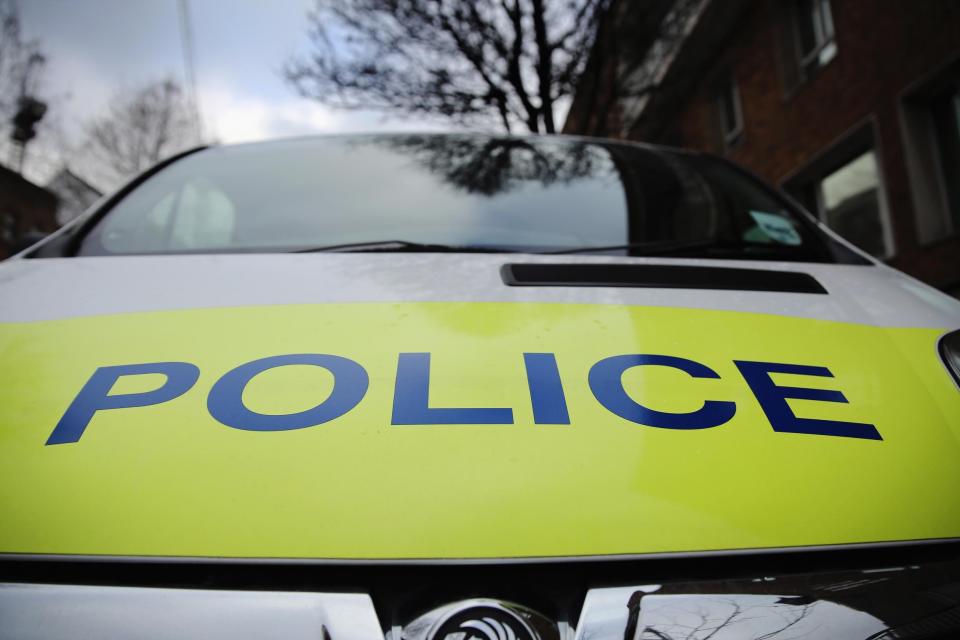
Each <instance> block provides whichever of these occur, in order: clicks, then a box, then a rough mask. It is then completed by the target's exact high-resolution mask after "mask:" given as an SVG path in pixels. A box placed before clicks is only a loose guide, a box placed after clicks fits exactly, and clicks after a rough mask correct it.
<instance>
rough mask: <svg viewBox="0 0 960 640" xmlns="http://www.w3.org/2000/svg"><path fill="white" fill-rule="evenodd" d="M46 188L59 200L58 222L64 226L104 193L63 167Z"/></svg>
mask: <svg viewBox="0 0 960 640" xmlns="http://www.w3.org/2000/svg"><path fill="white" fill-rule="evenodd" d="M46 189H47V190H48V191H51V192H53V194H54V195H56V196H57V200H59V205H58V206H57V224H58V225H59V226H63V225H65V224H67V223H68V222H70V221H71V220H73V219H74V218H76V217H77V216H79V215H80V214H81V213H83V212H84V211H86V210H87V208H89V207H90V205H92V204H93V203H94V202H96V201H97V200H99V199H100V196H102V195H103V193H102V192H101V191H100V190H99V189H97V188H96V187H94V186H93V185H92V184H90V183H89V182H87V181H86V180H84V179H83V178H81V177H80V176H78V175H77V174H75V173H74V172H73V171H71V170H70V169H69V168H68V167H63V168H62V169H60V171H58V172H57V174H56V175H55V176H53V178H51V179H50V181H49V182H47V185H46Z"/></svg>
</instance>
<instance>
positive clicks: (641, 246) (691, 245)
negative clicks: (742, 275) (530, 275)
mask: <svg viewBox="0 0 960 640" xmlns="http://www.w3.org/2000/svg"><path fill="white" fill-rule="evenodd" d="M734 246H736V245H730V244H726V243H723V242H721V241H719V240H717V239H715V238H710V239H707V240H684V241H663V242H628V243H625V244H612V245H606V246H598V247H577V248H576V249H560V250H557V251H540V252H538V253H541V254H543V255H564V254H569V253H602V252H604V251H629V252H631V254H630V255H632V256H653V255H663V254H667V253H681V252H684V251H691V250H694V249H728V248H732V247H734Z"/></svg>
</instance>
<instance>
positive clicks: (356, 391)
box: [207, 353, 370, 431]
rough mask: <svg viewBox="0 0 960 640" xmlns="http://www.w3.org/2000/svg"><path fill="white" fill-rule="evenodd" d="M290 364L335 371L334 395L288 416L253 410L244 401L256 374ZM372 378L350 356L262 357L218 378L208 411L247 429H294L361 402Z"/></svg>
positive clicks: (332, 416) (329, 417)
mask: <svg viewBox="0 0 960 640" xmlns="http://www.w3.org/2000/svg"><path fill="white" fill-rule="evenodd" d="M290 365H312V366H316V367H322V368H324V369H326V370H327V371H329V372H330V373H332V374H333V391H331V392H330V396H329V397H328V398H327V399H326V400H324V401H323V402H321V403H320V404H318V405H317V406H315V407H314V408H312V409H308V410H307V411H301V412H299V413H289V414H286V415H273V414H269V415H268V414H263V413H256V412H255V411H251V410H250V409H248V408H247V407H246V406H244V404H243V390H244V389H246V387H247V384H248V383H249V382H250V381H251V380H252V379H253V377H254V376H256V375H258V374H260V373H263V372H264V371H267V370H269V369H275V368H277V367H285V366H290ZM369 383H370V379H369V377H368V376H367V371H366V370H365V369H364V368H363V367H362V366H360V365H359V364H357V363H356V362H354V361H353V360H349V359H347V358H341V357H340V356H331V355H326V354H316V353H301V354H293V355H286V356H272V357H269V358H261V359H260V360H254V361H253V362H248V363H246V364H242V365H240V366H239V367H237V368H236V369H233V370H232V371H229V372H227V373H226V374H225V375H224V376H223V377H222V378H220V379H219V380H217V382H216V384H214V385H213V388H212V389H210V395H209V396H207V410H208V411H209V412H210V415H211V416H213V417H214V418H215V419H216V420H217V421H219V422H221V423H223V424H225V425H227V426H228V427H233V428H234V429H243V430H245V431H290V430H291V429H306V428H307V427H312V426H315V425H318V424H323V423H324V422H330V421H331V420H334V419H336V418H339V417H340V416H342V415H344V414H345V413H347V412H348V411H350V410H351V409H353V408H354V407H355V406H357V405H358V404H360V401H361V400H363V396H364V395H365V394H366V393H367V386H368V385H369Z"/></svg>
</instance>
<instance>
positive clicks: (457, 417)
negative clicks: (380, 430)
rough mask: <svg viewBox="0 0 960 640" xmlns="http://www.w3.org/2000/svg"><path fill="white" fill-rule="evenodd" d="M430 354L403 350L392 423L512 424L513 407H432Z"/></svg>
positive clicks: (394, 395) (399, 363)
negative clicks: (430, 398) (430, 401)
mask: <svg viewBox="0 0 960 640" xmlns="http://www.w3.org/2000/svg"><path fill="white" fill-rule="evenodd" d="M429 395H430V354H429V353H401V354H400V357H399V359H398V361H397V383H396V386H395V387H394V392H393V420H392V423H393V424H513V409H501V408H497V409H473V408H470V409H461V408H456V409H454V408H434V407H431V406H429V404H430V403H429Z"/></svg>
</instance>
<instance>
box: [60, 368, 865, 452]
mask: <svg viewBox="0 0 960 640" xmlns="http://www.w3.org/2000/svg"><path fill="white" fill-rule="evenodd" d="M430 360H431V354H429V353H401V354H399V356H398V359H397V370H396V379H395V385H394V395H393V407H392V413H391V423H392V424H394V425H464V424H469V425H508V424H514V415H513V409H512V408H510V407H489V408H478V407H431V406H430V402H429V397H430ZM523 364H524V368H525V371H526V376H527V387H528V389H527V390H528V392H529V396H530V406H531V409H532V413H533V418H534V423H535V424H537V425H569V424H571V419H570V413H569V411H568V408H567V401H566V396H565V393H564V388H563V381H562V380H561V376H560V371H559V368H558V366H557V360H556V356H555V355H554V354H552V353H533V352H531V353H524V354H523ZM734 364H735V365H736V366H737V368H738V370H739V372H740V374H741V376H743V378H744V380H745V381H746V383H747V386H748V387H749V388H750V390H751V391H752V393H753V395H754V396H755V397H756V399H757V402H758V403H759V404H760V407H761V409H762V410H763V412H764V414H765V415H766V416H767V419H768V420H769V422H770V425H771V427H772V428H773V430H774V431H777V432H781V433H797V434H812V435H824V436H841V437H848V438H862V439H867V440H881V439H882V438H881V437H880V433H879V432H878V431H877V429H876V427H875V426H873V425H871V424H866V423H859V422H841V421H836V420H818V419H811V418H800V417H797V416H796V415H794V413H793V412H792V411H791V410H790V407H789V406H788V404H787V402H786V401H787V400H788V399H804V400H815V401H821V402H844V403H845V402H847V399H846V397H845V396H844V395H843V394H842V393H841V392H840V391H831V390H823V389H809V388H805V387H788V386H780V385H777V384H775V383H774V382H773V381H772V380H771V378H770V375H769V374H771V373H790V374H799V375H810V376H820V377H833V374H832V373H831V372H830V370H829V369H827V368H826V367H817V366H809V365H798V364H782V363H770V362H752V361H744V360H735V361H734ZM290 365H310V366H317V367H321V368H324V369H326V370H327V371H329V372H330V373H331V374H332V375H333V377H334V385H333V390H332V391H331V392H330V395H329V396H328V397H327V398H326V399H325V400H323V401H322V402H320V403H319V404H317V405H316V406H315V407H313V408H312V409H308V410H306V411H300V412H296V413H289V414H280V415H275V414H261V413H257V412H255V411H251V410H250V409H249V408H247V407H246V406H245V405H244V404H243V391H244V389H245V388H246V386H247V385H248V384H249V383H250V381H251V380H252V379H253V378H254V377H255V376H257V375H259V374H260V373H263V372H264V371H268V370H270V369H274V368H277V367H283V366H290ZM641 366H660V367H672V368H675V369H678V370H680V371H683V372H685V373H686V374H687V375H689V376H691V377H693V378H708V379H719V378H720V375H719V374H717V373H716V372H715V371H714V370H713V369H711V368H709V367H707V366H706V365H704V364H702V363H699V362H696V361H694V360H690V359H687V358H680V357H676V356H667V355H655V354H624V355H617V356H611V357H608V358H604V359H602V360H600V361H599V362H597V363H596V364H594V365H593V366H592V367H591V368H590V370H589V372H588V374H587V384H588V385H589V388H590V390H591V392H592V393H593V396H594V398H595V399H596V401H597V402H598V403H599V404H600V405H601V406H602V407H604V408H605V409H606V410H607V411H610V412H611V413H612V414H614V415H616V416H618V417H619V418H621V419H623V420H626V421H629V422H632V423H635V424H639V425H644V426H649V427H657V428H661V429H682V430H689V429H708V428H712V427H718V426H721V425H723V424H725V423H727V422H729V421H730V420H731V419H732V418H733V416H734V415H735V414H736V410H737V407H736V404H735V403H734V402H732V401H729V400H717V399H709V400H704V402H703V405H702V406H701V407H700V408H699V409H697V410H695V411H691V412H687V413H672V412H663V411H656V410H654V409H651V408H649V407H646V406H643V405H641V404H640V403H638V402H636V401H635V400H633V399H632V398H631V397H630V396H629V395H628V394H627V392H626V390H625V389H624V387H623V381H622V377H623V374H624V372H626V371H627V370H628V369H631V368H633V367H641ZM144 374H161V375H163V376H165V378H166V380H165V382H164V383H163V385H161V386H160V387H159V388H157V389H155V390H153V391H147V392H141V393H128V394H112V395H111V394H110V390H111V389H112V388H113V386H114V384H115V383H116V382H117V380H119V379H120V378H122V377H125V376H136V375H144ZM199 375H200V371H199V369H198V368H197V367H196V365H193V364H191V363H188V362H155V363H146V364H131V365H122V366H111V367H100V368H99V369H97V370H95V371H94V373H93V375H92V376H91V377H90V379H89V380H88V381H87V382H86V384H84V386H83V388H82V389H81V390H80V392H79V393H78V394H77V397H76V398H74V400H73V402H72V403H71V404H70V406H69V407H68V408H67V410H66V412H65V413H64V414H63V417H62V418H61V419H60V421H59V422H58V423H57V425H56V427H55V428H54V430H53V432H52V433H51V434H50V437H49V439H48V440H47V444H48V445H55V444H67V443H74V442H77V441H79V440H80V438H81V436H82V435H83V434H84V433H85V431H86V429H87V427H88V425H89V424H90V422H91V421H92V419H93V418H94V416H95V415H96V414H97V413H98V412H99V411H105V410H112V409H124V408H136V407H148V406H152V405H158V404H162V403H165V402H170V401H172V400H175V399H176V398H178V397H180V396H181V395H183V394H184V393H186V392H187V391H189V390H190V389H191V388H192V387H193V386H194V384H195V383H196V381H197V379H198V378H199ZM368 386H369V376H368V374H367V371H366V370H365V369H364V368H363V366H362V365H360V364H359V363H358V362H355V361H354V360H351V359H349V358H345V357H343V356H336V355H329V354H309V353H307V354H291V355H278V356H271V357H267V358H261V359H258V360H254V361H252V362H247V363H245V364H241V365H240V366H238V367H236V368H234V369H232V370H230V371H228V372H227V373H225V374H224V375H223V376H221V377H220V378H219V379H218V380H217V381H216V383H214V385H213V387H212V388H211V389H210V392H209V394H208V396H207V410H208V411H209V412H210V415H211V417H213V418H214V419H215V420H217V421H218V422H220V423H221V424H224V425H226V426H227V427H231V428H234V429H241V430H245V431H289V430H293V429H305V428H308V427H313V426H316V425H321V424H324V423H326V422H330V421H331V420H335V419H337V418H340V417H342V416H344V415H345V414H347V413H348V412H350V411H352V410H353V409H354V408H355V407H356V406H357V405H359V404H360V402H361V401H362V400H363V398H364V396H365V395H366V392H367V389H368Z"/></svg>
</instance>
